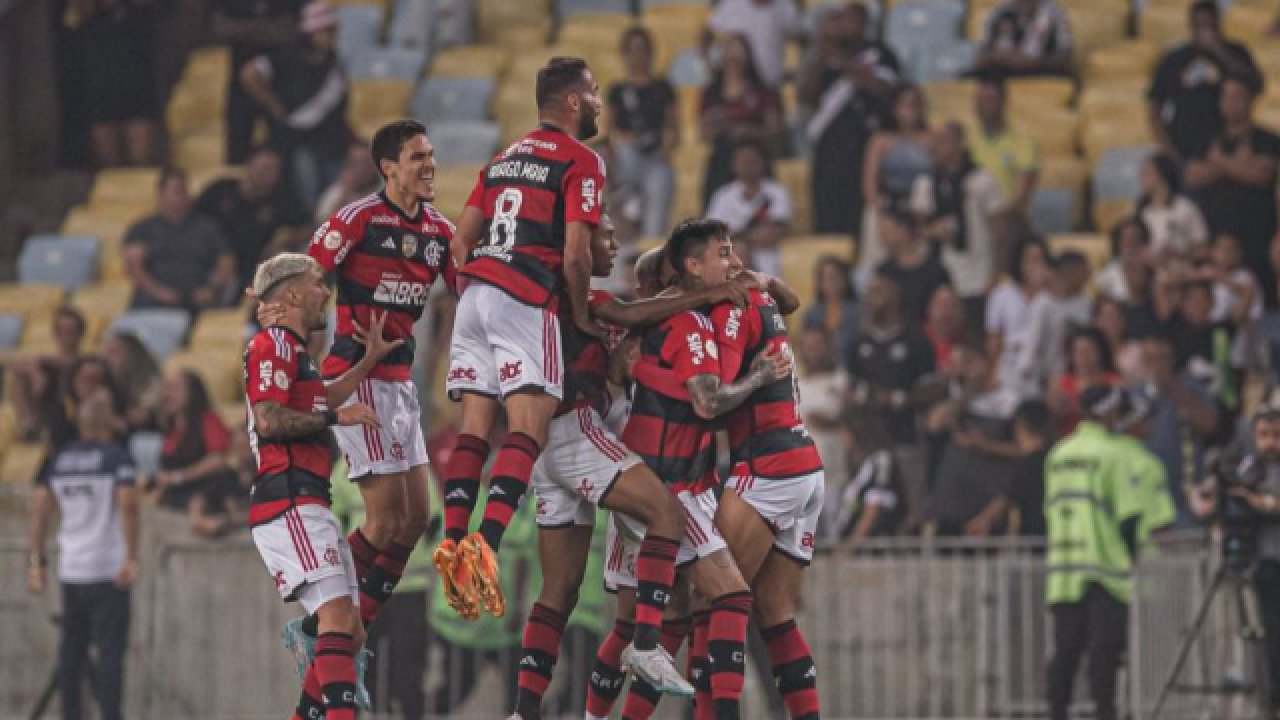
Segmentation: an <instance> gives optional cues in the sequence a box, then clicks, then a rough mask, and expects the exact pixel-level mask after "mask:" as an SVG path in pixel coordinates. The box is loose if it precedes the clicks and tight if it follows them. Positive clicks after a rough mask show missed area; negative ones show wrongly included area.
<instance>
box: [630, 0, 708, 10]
mask: <svg viewBox="0 0 1280 720" xmlns="http://www.w3.org/2000/svg"><path fill="white" fill-rule="evenodd" d="M673 5H674V6H680V5H699V6H702V7H710V6H711V2H710V0H640V12H645V11H647V10H649V8H654V9H655V11H656V12H661V11H662V9H663V8H670V7H671V6H673Z"/></svg>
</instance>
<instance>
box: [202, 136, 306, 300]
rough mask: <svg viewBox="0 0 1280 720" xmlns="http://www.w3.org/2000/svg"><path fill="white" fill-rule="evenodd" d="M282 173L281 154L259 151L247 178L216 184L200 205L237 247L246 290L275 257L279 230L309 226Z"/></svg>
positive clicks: (249, 165)
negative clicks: (272, 250) (261, 264)
mask: <svg viewBox="0 0 1280 720" xmlns="http://www.w3.org/2000/svg"><path fill="white" fill-rule="evenodd" d="M280 169H281V167H280V155H279V154H277V153H276V152H275V151H274V150H271V149H269V148H257V149H255V150H254V151H253V152H252V153H250V155H249V160H248V162H247V163H246V164H245V167H244V176H243V177H240V178H234V177H225V178H221V179H219V180H215V181H213V183H212V184H210V185H209V187H207V188H205V191H204V192H202V193H200V197H199V198H198V199H197V200H196V211H197V212H199V213H201V214H202V215H204V216H205V217H207V218H209V219H210V220H213V222H214V223H215V224H216V225H217V226H218V228H219V229H220V230H221V231H222V235H223V237H225V238H227V240H228V242H229V244H230V245H231V252H232V254H233V255H234V256H235V262H236V269H237V270H238V271H239V273H240V276H239V278H238V280H237V283H238V287H240V288H247V287H249V286H250V285H252V284H253V271H254V269H256V268H257V267H258V263H259V262H261V261H262V259H263V258H264V257H266V256H269V255H270V254H273V253H266V252H265V251H266V250H267V248H268V246H269V245H270V244H271V241H272V239H273V238H274V237H275V235H276V232H277V231H278V230H281V229H282V228H294V229H297V230H302V228H301V226H303V225H305V224H306V223H307V220H309V217H308V216H307V213H306V212H305V211H304V210H302V209H301V208H299V207H298V204H297V203H296V202H294V201H293V199H292V198H291V197H289V195H288V193H286V192H284V191H283V188H282V187H281V186H280ZM303 231H304V232H305V230H303ZM282 249H283V248H282Z"/></svg>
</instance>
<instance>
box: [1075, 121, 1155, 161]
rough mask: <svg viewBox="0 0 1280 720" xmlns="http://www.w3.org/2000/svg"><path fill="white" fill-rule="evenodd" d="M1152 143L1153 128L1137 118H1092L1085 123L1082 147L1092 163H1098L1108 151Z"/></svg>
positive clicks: (1081, 138)
mask: <svg viewBox="0 0 1280 720" xmlns="http://www.w3.org/2000/svg"><path fill="white" fill-rule="evenodd" d="M1150 142H1151V128H1150V126H1148V125H1147V123H1145V122H1138V121H1137V119H1136V118H1132V117H1119V118H1111V117H1108V118H1090V119H1089V120H1088V122H1086V123H1084V127H1083V129H1082V131H1081V134H1080V145H1081V147H1082V149H1083V150H1084V154H1085V156H1086V157H1088V158H1089V159H1090V160H1091V161H1093V162H1097V161H1098V160H1099V159H1100V158H1101V157H1102V156H1103V155H1105V154H1106V152H1107V151H1108V150H1112V149H1115V148H1124V147H1133V146H1135V145H1147V144H1149V143H1150Z"/></svg>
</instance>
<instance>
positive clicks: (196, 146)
mask: <svg viewBox="0 0 1280 720" xmlns="http://www.w3.org/2000/svg"><path fill="white" fill-rule="evenodd" d="M226 149H227V141H226V139H225V138H224V137H223V136H222V135H221V134H220V133H219V134H208V135H189V136H187V137H185V138H182V139H180V140H179V141H178V142H177V144H176V146H175V147H174V148H173V161H174V164H175V165H177V166H178V167H180V168H182V169H183V170H186V171H187V172H201V171H203V170H207V169H209V168H216V167H221V166H222V164H223V162H225V159H226Z"/></svg>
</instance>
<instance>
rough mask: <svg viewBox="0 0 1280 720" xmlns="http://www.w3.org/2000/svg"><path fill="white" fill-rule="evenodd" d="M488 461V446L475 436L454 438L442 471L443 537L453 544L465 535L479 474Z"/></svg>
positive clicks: (476, 492)
mask: <svg viewBox="0 0 1280 720" xmlns="http://www.w3.org/2000/svg"><path fill="white" fill-rule="evenodd" d="M488 459H489V443H487V442H485V441H484V440H482V439H480V438H478V437H476V436H475V435H466V434H461V435H458V439H457V440H456V441H455V442H454V445H453V453H452V454H450V455H449V462H448V463H447V464H446V465H445V468H444V477H445V481H444V534H445V537H447V538H449V539H450V540H453V541H454V542H460V541H461V540H462V538H464V537H466V535H467V527H468V526H469V525H470V524H471V512H472V511H473V510H475V507H476V498H477V497H478V496H479V493H480V473H481V472H482V471H483V470H484V462H485V460H488Z"/></svg>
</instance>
